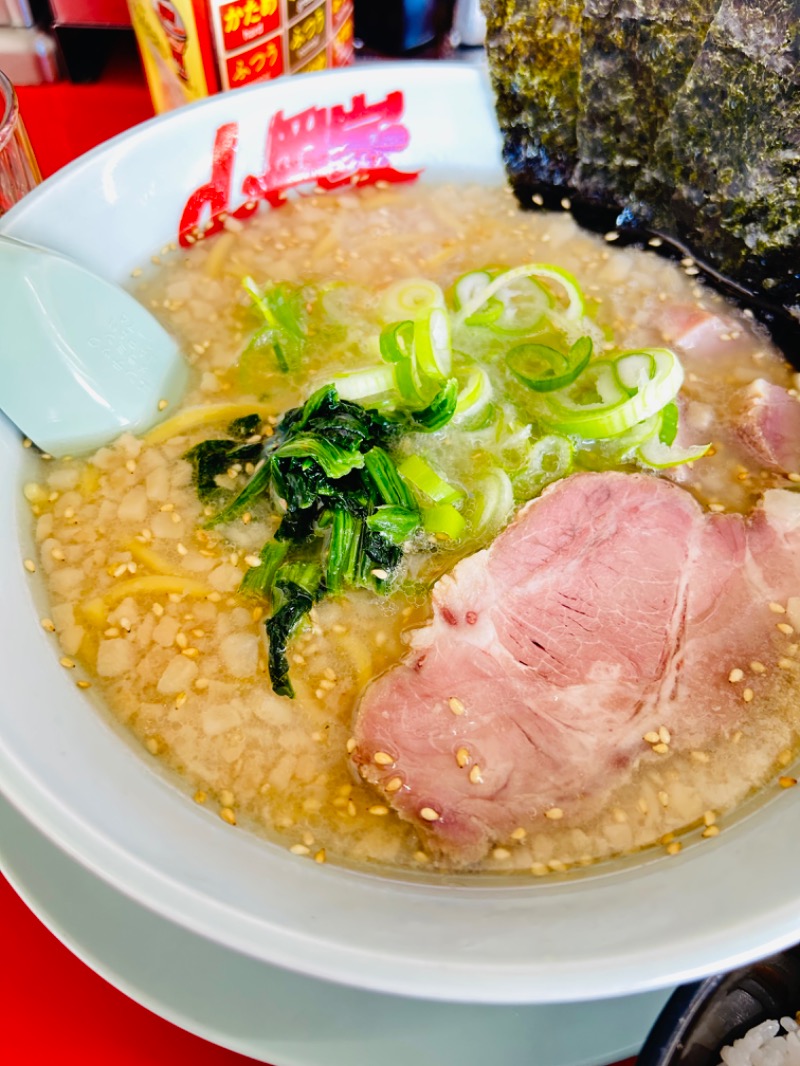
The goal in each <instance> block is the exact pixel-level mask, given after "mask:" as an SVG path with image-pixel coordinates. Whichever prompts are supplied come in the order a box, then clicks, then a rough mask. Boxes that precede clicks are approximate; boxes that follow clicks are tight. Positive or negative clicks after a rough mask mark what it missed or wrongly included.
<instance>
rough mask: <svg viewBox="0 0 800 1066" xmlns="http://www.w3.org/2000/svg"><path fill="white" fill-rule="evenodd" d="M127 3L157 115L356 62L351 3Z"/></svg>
mask: <svg viewBox="0 0 800 1066" xmlns="http://www.w3.org/2000/svg"><path fill="white" fill-rule="evenodd" d="M0 3H2V0H0ZM128 4H129V7H130V9H131V19H132V22H133V27H134V30H135V32H136V37H137V40H138V42H139V49H140V51H141V53H142V60H143V62H144V67H145V73H146V75H147V81H148V84H149V86H150V94H151V96H152V97H153V103H154V106H155V109H156V111H166V110H168V109H169V108H172V107H178V106H180V105H181V104H184V103H187V102H189V101H190V100H196V99H198V98H199V97H201V96H207V95H209V94H210V93H214V92H218V91H219V90H220V89H236V88H238V87H239V86H242V85H250V84H252V83H253V82H258V81H266V80H268V79H271V78H277V77H279V76H280V75H282V74H290V73H291V74H294V73H306V72H310V71H314V70H326V69H328V68H332V67H343V66H348V65H349V64H350V63H351V62H352V61H353V0H128Z"/></svg>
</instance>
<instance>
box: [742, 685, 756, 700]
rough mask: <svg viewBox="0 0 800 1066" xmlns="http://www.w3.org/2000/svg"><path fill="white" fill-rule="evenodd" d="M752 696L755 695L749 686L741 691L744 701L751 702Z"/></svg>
mask: <svg viewBox="0 0 800 1066" xmlns="http://www.w3.org/2000/svg"><path fill="white" fill-rule="evenodd" d="M754 696H755V693H754V692H753V690H752V689H751V688H746V689H745V690H744V692H743V693H742V699H743V700H744V702H745V703H752V701H753V697H754Z"/></svg>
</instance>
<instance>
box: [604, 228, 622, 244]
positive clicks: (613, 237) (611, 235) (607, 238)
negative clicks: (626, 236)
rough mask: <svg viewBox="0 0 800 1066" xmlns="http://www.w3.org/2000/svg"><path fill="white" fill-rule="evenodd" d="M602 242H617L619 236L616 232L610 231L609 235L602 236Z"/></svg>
mask: <svg viewBox="0 0 800 1066" xmlns="http://www.w3.org/2000/svg"><path fill="white" fill-rule="evenodd" d="M603 240H604V241H608V243H609V244H611V243H612V242H613V241H618V240H619V234H618V233H617V231H616V230H611V231H610V232H609V233H606V234H604V235H603Z"/></svg>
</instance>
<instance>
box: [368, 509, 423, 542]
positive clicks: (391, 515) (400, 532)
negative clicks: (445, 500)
mask: <svg viewBox="0 0 800 1066" xmlns="http://www.w3.org/2000/svg"><path fill="white" fill-rule="evenodd" d="M419 524H420V519H419V511H417V510H411V509H410V508H408V507H398V506H395V505H393V504H386V505H384V506H382V507H376V508H375V510H374V511H373V513H372V514H371V515H370V516H369V518H368V519H367V528H368V529H370V530H372V532H374V533H381V534H382V535H383V536H384V537H386V539H387V540H390V541H391V542H392V544H403V543H404V542H405V541H407V540H408V538H409V537H410V536H411V534H412V533H416V531H417V530H418V529H419Z"/></svg>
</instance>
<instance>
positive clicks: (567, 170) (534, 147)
mask: <svg viewBox="0 0 800 1066" xmlns="http://www.w3.org/2000/svg"><path fill="white" fill-rule="evenodd" d="M483 7H484V12H485V14H486V18H487V38H486V39H487V50H488V54H489V65H490V73H491V76H492V83H493V86H494V90H495V95H496V99H497V116H498V120H499V122H500V128H501V130H502V132H503V137H504V161H505V165H506V169H507V171H508V174H509V178H510V180H511V182H512V185H515V187H516V186H517V185H518V184H519V183H524V184H525V186H526V187H530V189H531V191H535V190H537V189H539V190H541V191H542V193H544V194H550V195H553V194H557V193H558V191H559V190H565V189H569V188H570V187H571V185H572V177H573V171H574V169H575V164H576V161H577V142H576V133H575V127H576V122H577V118H578V78H579V72H580V24H581V16H582V13H583V3H582V2H581V0H483ZM562 194H563V193H562Z"/></svg>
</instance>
